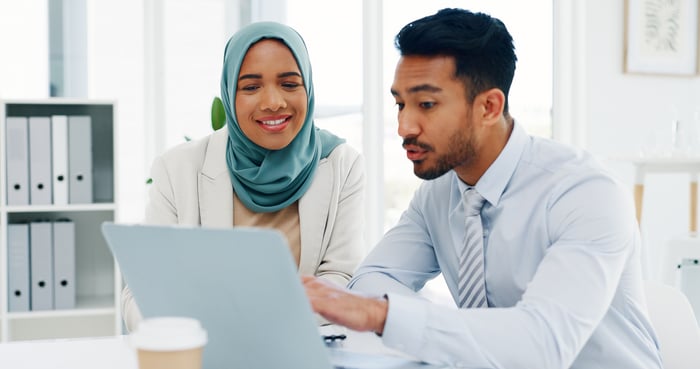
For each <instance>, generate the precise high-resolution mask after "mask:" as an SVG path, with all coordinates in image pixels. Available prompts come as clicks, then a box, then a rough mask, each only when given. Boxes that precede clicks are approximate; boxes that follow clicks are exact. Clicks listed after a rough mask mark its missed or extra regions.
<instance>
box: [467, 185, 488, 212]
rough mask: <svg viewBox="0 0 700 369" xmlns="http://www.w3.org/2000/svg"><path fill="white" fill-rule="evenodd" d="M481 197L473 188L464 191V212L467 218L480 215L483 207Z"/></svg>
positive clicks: (482, 198)
mask: <svg viewBox="0 0 700 369" xmlns="http://www.w3.org/2000/svg"><path fill="white" fill-rule="evenodd" d="M484 201H486V200H485V199H484V197H483V196H481V194H480V193H479V192H478V191H477V190H476V189H474V188H470V189H468V190H466V191H464V212H465V214H466V215H467V216H471V215H477V214H479V213H481V208H482V207H483V206H484Z"/></svg>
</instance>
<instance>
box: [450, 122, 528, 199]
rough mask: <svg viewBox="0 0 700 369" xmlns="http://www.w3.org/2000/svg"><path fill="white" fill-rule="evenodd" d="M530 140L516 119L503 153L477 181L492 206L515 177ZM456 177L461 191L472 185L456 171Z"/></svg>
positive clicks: (477, 186) (477, 188)
mask: <svg viewBox="0 0 700 369" xmlns="http://www.w3.org/2000/svg"><path fill="white" fill-rule="evenodd" d="M528 140H529V137H528V134H527V133H526V132H525V130H524V129H523V128H522V127H521V126H520V125H519V124H518V123H517V122H515V121H514V122H513V132H511V134H510V137H509V138H508V142H507V143H506V146H505V147H504V148H503V150H502V151H501V153H500V154H498V157H497V158H496V160H494V162H493V163H491V165H490V166H489V167H488V169H486V172H484V175H482V176H481V178H479V181H478V182H476V185H475V186H474V187H476V190H477V191H479V193H480V194H481V196H483V197H484V198H485V199H486V201H488V202H489V204H491V206H497V205H498V202H499V201H500V199H501V195H503V192H504V191H505V189H506V186H507V185H508V182H510V179H511V178H512V177H513V173H515V168H517V166H518V162H519V161H520V156H521V155H522V153H523V150H525V146H526V145H527V142H528ZM455 179H456V180H457V183H458V186H459V190H460V193H464V191H466V190H467V189H468V188H469V187H471V186H469V185H467V184H466V183H464V182H462V181H461V180H460V179H459V177H458V176H457V175H456V173H455Z"/></svg>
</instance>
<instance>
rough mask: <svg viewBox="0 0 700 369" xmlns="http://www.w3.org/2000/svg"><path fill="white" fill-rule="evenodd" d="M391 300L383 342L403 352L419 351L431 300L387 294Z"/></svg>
mask: <svg viewBox="0 0 700 369" xmlns="http://www.w3.org/2000/svg"><path fill="white" fill-rule="evenodd" d="M386 296H387V299H388V300H389V309H388V311H387V316H386V323H385V324H384V332H383V334H382V342H383V343H384V345H386V346H387V347H391V348H394V349H397V350H399V351H403V352H419V349H420V348H421V347H422V346H423V342H424V334H425V328H426V322H427V317H428V304H429V303H430V302H428V301H426V300H424V299H421V298H416V297H411V296H406V295H402V294H398V293H389V294H387V295H386Z"/></svg>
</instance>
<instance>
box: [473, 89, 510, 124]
mask: <svg viewBox="0 0 700 369" xmlns="http://www.w3.org/2000/svg"><path fill="white" fill-rule="evenodd" d="M475 100H476V101H475V102H476V103H477V106H478V107H479V110H478V111H479V114H480V115H481V116H480V117H479V118H481V120H483V121H484V123H486V124H494V123H495V122H498V121H500V119H501V118H502V117H503V108H504V107H505V103H506V96H505V95H504V94H503V91H501V90H500V89H499V88H492V89H490V90H486V91H484V92H482V93H480V94H479V95H478V96H477V97H476V99H475Z"/></svg>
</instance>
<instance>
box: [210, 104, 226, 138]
mask: <svg viewBox="0 0 700 369" xmlns="http://www.w3.org/2000/svg"><path fill="white" fill-rule="evenodd" d="M224 124H226V112H225V111H224V103H223V102H222V101H221V99H220V98H219V97H218V96H217V97H214V101H212V103H211V128H212V129H213V130H215V131H216V130H218V129H219V128H221V127H223V126H224Z"/></svg>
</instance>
